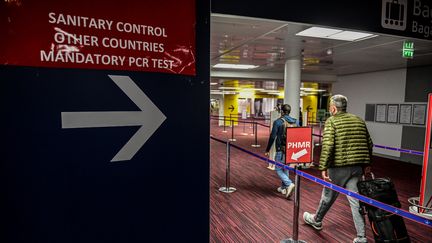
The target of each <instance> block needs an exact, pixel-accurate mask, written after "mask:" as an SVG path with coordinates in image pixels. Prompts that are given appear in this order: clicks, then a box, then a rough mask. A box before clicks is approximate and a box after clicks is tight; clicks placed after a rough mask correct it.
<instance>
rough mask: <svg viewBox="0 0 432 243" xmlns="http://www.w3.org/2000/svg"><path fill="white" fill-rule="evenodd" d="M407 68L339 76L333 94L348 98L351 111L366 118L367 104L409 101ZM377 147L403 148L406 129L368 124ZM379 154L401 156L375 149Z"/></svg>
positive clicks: (397, 126)
mask: <svg viewBox="0 0 432 243" xmlns="http://www.w3.org/2000/svg"><path fill="white" fill-rule="evenodd" d="M405 80H406V69H397V70H390V71H381V72H372V73H364V74H355V75H347V76H339V77H338V79H337V82H335V83H334V84H333V90H332V93H333V94H342V95H345V96H346V97H347V98H348V112H350V113H353V114H356V115H358V116H359V117H361V118H363V119H364V118H365V110H366V104H367V103H369V104H377V103H383V104H387V103H396V104H397V103H403V102H404V100H405V83H406V81H405ZM367 127H368V129H369V133H370V134H371V137H372V140H373V143H374V144H379V145H385V146H390V147H396V148H400V147H401V141H402V126H401V125H392V124H388V123H376V122H367ZM374 152H375V153H379V154H384V155H390V156H395V157H400V152H395V151H391V150H384V149H380V148H374Z"/></svg>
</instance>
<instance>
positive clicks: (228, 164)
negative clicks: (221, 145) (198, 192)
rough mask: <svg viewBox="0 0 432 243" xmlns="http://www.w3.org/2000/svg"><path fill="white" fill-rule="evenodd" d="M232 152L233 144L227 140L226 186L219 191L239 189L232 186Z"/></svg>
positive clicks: (228, 191) (227, 191)
mask: <svg viewBox="0 0 432 243" xmlns="http://www.w3.org/2000/svg"><path fill="white" fill-rule="evenodd" d="M230 153H231V144H230V141H227V147H226V154H227V155H226V168H225V186H224V187H221V188H219V191H221V192H225V193H231V192H235V191H236V190H237V189H235V188H234V187H231V185H230Z"/></svg>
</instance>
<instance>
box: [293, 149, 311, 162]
mask: <svg viewBox="0 0 432 243" xmlns="http://www.w3.org/2000/svg"><path fill="white" fill-rule="evenodd" d="M306 154H307V150H306V149H302V150H300V151H298V152H297V153H292V155H291V159H292V160H295V161H297V160H298V159H299V158H300V157H302V156H303V155H306Z"/></svg>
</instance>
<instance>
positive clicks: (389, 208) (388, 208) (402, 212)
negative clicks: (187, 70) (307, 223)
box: [210, 136, 432, 227]
mask: <svg viewBox="0 0 432 243" xmlns="http://www.w3.org/2000/svg"><path fill="white" fill-rule="evenodd" d="M210 138H211V139H213V140H215V141H218V142H220V143H224V144H226V142H225V141H223V140H221V139H218V138H215V137H213V136H210ZM231 146H232V147H234V148H236V149H238V150H240V151H243V152H245V153H247V154H250V155H252V156H254V157H256V158H258V159H261V160H263V161H265V162H267V163H271V164H275V165H276V166H279V167H281V168H284V169H287V170H289V171H292V172H294V173H297V174H298V175H299V176H301V177H304V178H306V179H308V180H310V181H312V182H315V183H317V184H320V185H323V186H325V187H328V188H330V189H332V190H333V191H337V192H339V193H342V194H345V195H347V196H350V197H353V198H356V199H358V200H360V201H362V202H365V203H367V204H369V205H372V206H375V207H377V208H380V209H382V210H385V211H388V212H391V213H394V214H397V215H400V216H402V217H404V218H407V219H409V220H412V221H415V222H417V223H420V224H423V225H426V226H429V227H432V221H431V220H429V219H427V218H424V217H421V216H419V215H416V214H412V213H410V212H407V211H405V210H403V209H400V208H396V207H393V206H390V205H388V204H385V203H382V202H379V201H376V200H374V199H372V198H368V197H365V196H362V195H360V194H358V193H355V192H352V191H348V190H346V189H345V188H343V187H340V186H337V185H335V184H332V183H330V182H327V181H324V180H323V179H320V178H318V177H315V176H313V175H311V174H308V173H306V172H303V171H301V170H296V169H294V168H291V167H289V166H288V165H285V164H282V163H279V162H276V161H273V160H270V159H268V158H266V157H264V156H261V155H259V154H256V153H253V152H251V151H249V150H246V149H244V148H242V147H239V146H237V145H235V144H231Z"/></svg>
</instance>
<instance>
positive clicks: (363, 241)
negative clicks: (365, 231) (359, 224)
mask: <svg viewBox="0 0 432 243" xmlns="http://www.w3.org/2000/svg"><path fill="white" fill-rule="evenodd" d="M353 243H367V238H366V237H356V238H354V240H353Z"/></svg>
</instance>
